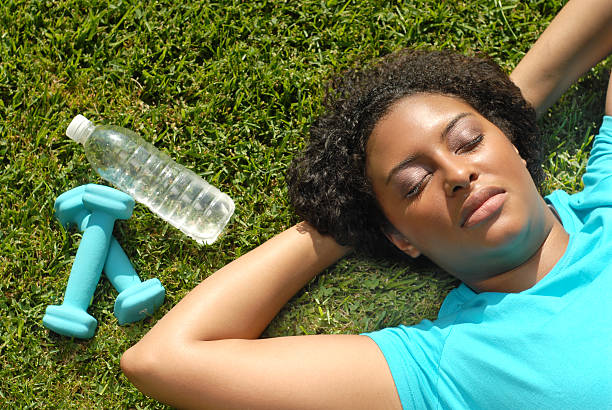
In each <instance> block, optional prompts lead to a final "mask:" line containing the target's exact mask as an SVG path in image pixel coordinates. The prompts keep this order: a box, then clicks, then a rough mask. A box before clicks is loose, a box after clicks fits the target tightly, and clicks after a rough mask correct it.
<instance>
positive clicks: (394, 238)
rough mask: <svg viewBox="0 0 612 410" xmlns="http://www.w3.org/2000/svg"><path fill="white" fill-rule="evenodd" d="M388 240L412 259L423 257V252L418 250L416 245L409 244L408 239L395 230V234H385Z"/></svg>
mask: <svg viewBox="0 0 612 410" xmlns="http://www.w3.org/2000/svg"><path fill="white" fill-rule="evenodd" d="M385 236H386V237H387V239H389V240H390V241H391V243H392V244H393V245H395V247H396V248H398V249H399V250H400V251H402V252H404V253H405V254H406V255H408V256H410V257H411V258H418V257H419V256H421V251H420V250H418V249H417V248H416V247H415V246H414V245H412V244H411V243H410V242H408V239H407V238H406V237H405V236H404V235H402V234H401V233H400V232H398V231H396V230H393V232H385Z"/></svg>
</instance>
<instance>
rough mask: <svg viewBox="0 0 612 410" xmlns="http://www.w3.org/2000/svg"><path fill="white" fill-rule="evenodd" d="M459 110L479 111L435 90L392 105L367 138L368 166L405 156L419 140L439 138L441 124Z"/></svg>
mask: <svg viewBox="0 0 612 410" xmlns="http://www.w3.org/2000/svg"><path fill="white" fill-rule="evenodd" d="M461 113H469V114H473V115H470V116H469V117H480V114H479V113H478V112H477V111H476V110H475V109H474V108H473V107H472V106H471V105H469V104H468V103H466V102H465V101H463V100H461V99H459V98H457V97H451V96H444V95H438V94H415V95H411V96H408V97H406V98H403V99H401V100H400V101H398V102H396V103H395V104H394V105H392V106H391V108H390V110H389V112H388V113H387V114H386V115H385V116H384V117H383V118H381V119H380V120H379V121H378V122H377V123H376V125H375V126H374V129H373V130H372V133H371V134H370V138H369V139H368V142H367V147H366V154H367V155H366V156H367V163H368V168H370V167H371V166H373V165H375V163H377V162H379V161H383V162H385V163H389V162H392V161H393V158H394V157H399V158H401V157H405V156H406V155H408V154H409V153H410V152H411V151H413V150H415V149H418V146H419V145H421V144H424V145H427V144H431V143H432V142H434V141H438V140H439V139H440V138H441V135H442V132H443V130H444V128H445V127H446V126H447V125H448V123H449V122H450V121H452V120H453V118H455V117H456V116H457V115H459V114H461Z"/></svg>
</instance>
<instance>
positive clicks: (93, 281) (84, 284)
mask: <svg viewBox="0 0 612 410" xmlns="http://www.w3.org/2000/svg"><path fill="white" fill-rule="evenodd" d="M114 223H115V218H114V217H112V216H110V215H108V214H106V213H104V212H100V211H94V212H93V213H92V214H91V215H90V216H89V223H88V224H87V229H85V231H84V232H83V237H82V238H81V243H80V244H79V249H78V250H77V253H76V256H75V258H74V263H73V264H72V269H71V270H70V277H69V278H68V284H67V285H66V293H65V295H64V304H66V305H71V306H75V307H78V308H80V309H83V310H87V308H88V307H89V303H90V302H91V298H92V297H93V294H94V292H95V290H96V285H97V284H98V281H99V280H100V275H101V274H102V267H103V266H104V262H105V261H106V256H107V253H108V249H109V244H110V238H111V235H112V231H113V225H114Z"/></svg>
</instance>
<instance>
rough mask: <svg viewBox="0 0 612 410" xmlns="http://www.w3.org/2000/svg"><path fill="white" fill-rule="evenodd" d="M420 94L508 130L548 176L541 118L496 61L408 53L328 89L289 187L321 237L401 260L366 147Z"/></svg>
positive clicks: (534, 172) (534, 167)
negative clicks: (459, 105)
mask: <svg viewBox="0 0 612 410" xmlns="http://www.w3.org/2000/svg"><path fill="white" fill-rule="evenodd" d="M415 93H431V94H441V95H448V96H454V97H458V98H460V99H462V100H463V101H465V102H467V103H468V104H470V105H471V106H472V107H473V108H474V109H476V110H477V111H478V112H479V113H480V114H481V115H482V116H483V117H485V118H486V119H488V120H489V121H490V122H492V123H493V124H495V125H496V126H497V127H498V128H499V129H501V130H502V131H503V132H504V133H505V135H506V136H507V137H508V138H509V139H510V141H511V142H512V143H513V144H514V145H515V146H516V147H517V149H518V151H519V153H520V155H521V157H522V158H523V159H525V161H526V162H527V168H528V169H529V172H530V173H531V176H532V178H533V180H534V182H535V183H536V185H537V186H539V185H540V183H541V181H542V179H543V172H542V168H541V144H540V143H539V132H538V128H537V125H536V115H535V111H534V109H533V107H531V106H530V105H529V104H528V103H527V102H526V101H525V99H524V98H523V97H522V95H521V92H520V90H519V89H518V87H516V86H515V85H514V84H513V83H512V81H511V80H510V79H509V78H508V76H507V75H506V74H505V73H504V72H503V70H502V69H501V68H500V67H499V66H498V65H497V64H496V63H494V62H493V61H492V60H490V59H488V58H483V57H471V56H465V55H462V54H459V53H456V52H451V51H417V50H408V49H407V50H402V51H399V52H396V53H393V54H390V55H389V56H387V57H385V58H383V59H382V60H381V61H380V62H378V63H377V64H375V65H372V66H370V67H366V68H363V69H359V70H355V69H353V70H349V71H347V72H345V73H344V74H343V75H341V76H338V77H336V79H334V80H332V81H331V82H330V83H329V85H328V90H327V95H326V97H325V99H324V102H323V104H324V110H325V113H324V114H323V115H322V116H320V117H319V118H318V119H316V120H315V122H314V123H313V125H312V126H311V129H310V141H309V142H308V145H307V147H306V149H305V150H304V151H303V152H302V153H301V155H299V156H297V157H296V158H294V160H293V162H292V163H291V165H290V167H289V170H288V175H287V182H288V184H289V199H290V201H291V204H292V206H293V208H294V210H295V211H296V213H297V214H298V215H299V216H300V217H302V218H304V220H306V221H307V222H309V223H310V224H311V225H313V226H314V227H315V228H316V229H317V230H318V231H319V232H321V233H323V234H330V235H331V236H332V237H333V238H334V239H335V240H336V241H337V242H338V243H340V244H342V245H348V246H351V247H353V248H354V249H356V250H358V251H361V252H363V253H365V254H367V255H369V256H374V257H389V256H399V251H398V250H397V249H396V248H395V247H394V246H393V245H392V244H391V242H390V241H389V240H387V238H386V237H385V235H384V233H383V229H385V228H387V227H389V225H390V224H389V222H388V221H387V219H386V218H385V216H384V214H383V212H382V211H381V209H380V207H379V206H378V202H377V200H376V197H375V195H374V192H373V190H372V187H371V184H370V182H369V180H368V178H367V176H366V144H367V142H368V138H369V136H370V134H371V132H372V130H373V128H374V126H375V125H376V123H377V121H379V120H380V119H381V118H382V117H383V116H384V115H385V114H386V113H388V112H389V110H390V108H391V107H392V105H393V104H394V103H396V102H398V101H399V100H400V99H403V98H404V97H407V96H409V95H412V94H415Z"/></svg>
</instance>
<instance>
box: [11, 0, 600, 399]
mask: <svg viewBox="0 0 612 410" xmlns="http://www.w3.org/2000/svg"><path fill="white" fill-rule="evenodd" d="M563 3H564V2H563V1H560V0H539V1H538V0H534V1H530V2H518V1H511V0H501V1H500V0H495V1H493V0H490V1H489V0H479V1H456V2H455V1H439V2H433V1H426V0H418V1H417V0H415V1H406V2H401V1H394V2H389V1H372V2H355V1H342V2H337V1H323V0H319V1H311V0H302V1H300V2H289V1H274V2H272V1H252V2H239V1H234V2H232V1H226V2H223V1H219V2H211V3H205V2H194V1H183V2H176V1H167V0H162V1H155V2H138V1H121V0H119V1H116V0H115V1H111V2H102V1H87V2H86V1H63V0H57V1H50V0H48V1H34V0H30V1H12V0H6V1H2V2H0V256H1V258H0V403H2V404H1V405H0V407H3V408H44V407H48V408H72V407H76V408H157V407H162V406H161V405H160V404H159V403H157V402H155V401H153V400H150V399H148V398H146V397H145V396H143V395H142V394H140V393H139V392H138V391H137V390H136V389H135V388H134V387H133V386H132V385H131V384H130V383H129V382H128V380H127V379H126V378H125V377H124V376H123V374H122V373H121V370H120V368H119V359H120V357H121V354H122V352H123V351H125V350H126V349H127V348H128V347H129V346H131V345H132V344H134V343H135V342H136V341H137V340H139V338H140V337H141V336H142V335H143V334H145V333H146V332H147V330H148V329H149V328H150V327H151V326H152V325H153V324H154V323H155V322H156V321H157V320H158V319H159V318H160V317H161V316H162V315H163V314H164V313H165V312H167V311H168V310H169V309H171V308H172V306H174V305H175V304H176V303H177V302H178V301H179V300H180V299H181V297H183V296H184V295H185V294H186V293H187V292H188V291H189V290H190V289H192V288H193V287H194V286H195V285H196V284H197V283H199V282H200V281H202V280H203V279H205V278H206V277H207V276H209V275H210V274H212V273H213V272H214V271H215V270H216V269H218V268H220V267H222V266H223V265H225V264H226V263H228V262H230V261H231V260H233V259H235V258H236V257H238V256H240V255H242V254H244V253H246V252H247V251H249V250H250V249H252V248H254V247H255V246H257V245H258V244H260V243H262V242H263V241H265V240H266V239H268V238H270V237H271V236H273V235H274V234H275V233H278V232H280V231H282V230H283V229H285V228H287V227H289V226H290V225H292V224H293V223H295V222H297V217H296V216H295V215H294V214H293V213H292V211H291V208H290V206H289V204H288V201H287V198H286V186H285V180H284V175H285V174H284V171H285V169H286V167H287V165H288V163H289V162H290V160H291V158H292V157H293V155H294V154H295V153H296V152H298V151H299V150H300V148H301V147H302V146H303V145H304V142H305V140H306V138H307V135H308V127H309V124H310V123H311V121H312V119H313V118H314V116H316V115H317V113H318V112H320V101H321V99H322V96H323V94H322V93H323V90H324V84H325V81H326V79H329V78H330V77H331V76H332V75H333V74H334V73H338V72H340V71H342V70H343V69H346V68H348V67H354V66H356V65H358V64H359V63H360V62H363V61H371V60H372V59H374V58H376V57H378V56H381V55H384V54H387V53H389V52H391V51H393V50H397V49H399V48H402V47H406V46H410V47H416V48H436V49H438V48H451V49H456V50H459V51H461V52H466V53H474V52H483V53H486V54H488V55H489V56H491V57H492V58H493V59H494V60H496V61H497V62H498V63H500V64H501V65H502V66H503V68H504V69H505V70H507V71H508V72H509V71H510V70H511V69H512V67H514V66H515V65H516V64H517V63H518V61H519V60H520V59H521V57H522V56H523V55H524V54H525V52H526V51H527V50H528V49H529V46H530V44H532V43H533V42H534V41H535V39H536V38H537V37H538V35H539V34H540V33H541V32H542V31H543V29H544V28H545V27H546V26H547V24H548V23H549V22H550V20H551V19H552V18H553V16H554V15H555V14H556V12H557V11H558V10H559V9H560V7H561V6H562V4H563ZM609 67H610V61H608V62H607V63H605V64H602V65H600V66H598V67H596V68H595V69H593V70H591V71H590V72H589V73H588V75H587V76H586V77H585V78H584V79H583V80H581V81H580V82H579V83H578V84H577V85H576V86H574V87H573V88H572V89H571V90H570V91H569V92H568V93H567V94H566V95H565V96H564V97H563V98H562V99H561V100H560V102H559V103H557V104H556V105H555V106H554V107H552V108H551V110H550V111H549V112H548V113H547V114H546V115H545V116H544V118H543V119H542V120H541V121H540V125H541V128H542V134H543V139H544V142H543V144H544V146H545V148H546V154H547V157H546V161H545V167H546V173H547V175H548V180H547V181H546V183H545V185H544V192H545V193H547V192H550V191H551V190H554V189H557V188H563V189H566V190H568V191H570V192H573V191H575V190H577V189H579V188H580V184H581V182H580V173H581V171H582V170H583V168H584V165H585V163H586V155H587V154H588V149H589V143H590V137H591V136H592V135H593V134H594V132H596V129H597V127H598V126H599V123H600V121H601V114H602V113H603V105H604V102H603V101H604V92H605V86H606V84H607V74H606V73H607V70H608V69H609ZM79 113H82V114H85V115H86V116H87V117H89V118H90V119H91V120H93V121H95V122H97V123H107V124H116V125H121V126H124V127H127V128H130V129H132V130H134V131H136V132H138V133H140V134H141V135H142V136H143V137H144V138H145V139H147V140H149V141H151V142H152V143H154V145H155V146H156V147H158V148H159V149H160V150H162V151H164V152H166V153H168V154H169V155H170V156H171V157H173V158H174V159H175V160H176V161H178V162H179V163H181V164H183V165H185V166H187V167H189V168H191V169H192V170H194V171H195V172H197V173H198V174H200V175H201V176H202V177H204V178H205V179H207V180H208V181H209V182H211V183H212V184H214V185H216V186H217V187H219V188H220V189H221V190H223V191H224V192H226V193H227V194H229V195H230V196H231V197H232V198H233V199H234V201H235V203H236V212H235V215H234V216H233V218H232V219H231V221H230V223H229V225H228V226H227V228H226V230H225V231H224V234H223V236H222V237H221V238H220V239H219V240H218V241H217V242H215V243H214V244H212V245H209V246H201V245H198V244H197V243H196V242H195V241H193V240H191V239H189V238H188V237H186V236H185V235H183V234H182V233H181V232H180V231H178V230H177V229H175V228H173V227H172V226H170V225H168V224H166V223H165V222H163V221H162V220H161V219H159V218H158V217H156V216H155V215H154V214H152V213H151V212H150V211H149V210H148V209H147V208H146V207H144V206H143V205H137V206H136V208H135V211H134V214H133V216H132V217H131V218H130V219H129V220H127V221H121V222H118V223H116V224H115V230H114V234H115V237H116V238H117V239H118V241H119V242H120V243H121V245H122V246H123V248H124V250H125V251H126V253H127V255H128V256H129V257H130V259H131V261H132V263H133V265H134V267H135V269H136V270H137V272H138V273H139V275H140V277H141V278H142V279H143V280H144V279H149V278H153V277H156V278H158V279H159V280H160V281H161V282H162V284H163V285H164V287H165V288H166V300H165V302H164V304H163V306H162V307H161V309H160V310H159V311H158V312H157V313H156V314H155V315H154V316H153V317H152V318H149V319H147V320H144V321H142V322H139V323H136V324H132V325H126V326H119V325H118V323H117V320H116V318H115V317H114V316H113V304H114V301H115V298H116V296H117V293H116V291H115V290H114V288H113V287H112V286H111V285H110V284H109V283H108V281H107V280H106V279H104V278H103V279H102V280H101V281H100V284H99V285H98V287H97V290H96V293H95V295H94V298H93V304H92V306H91V307H90V309H89V312H90V313H91V314H92V315H93V316H94V317H95V318H96V319H97V320H98V329H97V331H96V334H95V336H94V337H93V338H92V339H90V340H85V341H83V340H76V339H70V338H67V337H63V336H58V335H56V334H54V333H52V332H50V331H48V330H47V329H46V328H45V327H43V325H42V317H43V315H44V312H45V309H46V307H47V306H48V305H51V304H59V303H61V302H62V300H63V296H64V291H65V287H66V282H67V280H68V276H69V273H70V267H71V264H72V261H73V260H74V256H75V254H76V250H77V248H78V245H79V239H80V234H79V233H78V232H75V231H73V230H71V231H65V230H64V229H63V228H62V227H61V226H60V224H59V223H58V222H57V220H56V219H55V217H54V212H53V204H54V201H55V199H56V198H57V197H58V196H59V195H60V194H61V193H63V192H65V191H67V190H69V189H71V188H73V187H76V186H79V185H82V184H85V183H90V182H94V183H104V182H103V181H102V180H101V179H100V178H99V177H98V175H97V174H96V173H95V171H94V170H93V169H92V168H91V166H90V165H89V164H88V162H87V159H86V157H85V154H84V151H83V148H82V147H81V146H79V145H77V144H75V143H73V142H72V141H71V140H69V139H68V138H67V137H66V136H65V129H66V127H67V125H68V124H69V122H70V120H71V119H72V118H73V117H74V116H75V115H76V114H79ZM454 285H456V282H455V281H453V280H452V279H451V278H449V277H448V276H446V275H445V274H444V273H442V272H439V271H438V270H436V269H435V268H433V267H432V266H429V265H427V264H424V265H419V266H412V267H410V266H402V265H398V264H393V263H389V262H381V261H373V260H368V259H365V258H360V257H358V256H351V257H350V258H347V259H346V260H343V261H341V262H339V263H338V264H337V265H336V266H334V267H333V268H331V269H330V270H328V271H326V272H324V273H322V274H321V275H319V276H318V277H317V278H316V279H315V280H314V281H313V282H312V283H310V284H309V285H308V286H307V287H306V288H305V289H304V290H302V291H301V292H300V293H299V294H298V295H296V297H295V298H294V299H293V300H292V301H291V302H290V304H289V305H288V306H287V307H286V308H285V309H284V310H283V311H282V312H281V314H280V315H279V316H278V317H277V318H276V319H275V320H274V322H273V323H272V324H271V325H270V326H269V328H268V329H267V331H266V333H265V335H264V336H279V335H295V334H316V333H358V332H364V331H370V330H374V329H378V328H381V327H385V326H393V325H397V324H399V323H406V324H412V323H415V322H418V321H420V320H421V319H423V318H430V319H431V318H434V317H435V315H436V312H437V309H438V307H439V305H440V303H441V300H442V299H443V297H444V295H445V294H446V293H447V292H448V291H449V290H450V289H451V288H452V287H453V286H454Z"/></svg>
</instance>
